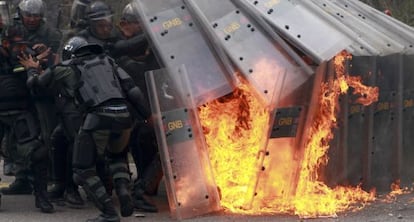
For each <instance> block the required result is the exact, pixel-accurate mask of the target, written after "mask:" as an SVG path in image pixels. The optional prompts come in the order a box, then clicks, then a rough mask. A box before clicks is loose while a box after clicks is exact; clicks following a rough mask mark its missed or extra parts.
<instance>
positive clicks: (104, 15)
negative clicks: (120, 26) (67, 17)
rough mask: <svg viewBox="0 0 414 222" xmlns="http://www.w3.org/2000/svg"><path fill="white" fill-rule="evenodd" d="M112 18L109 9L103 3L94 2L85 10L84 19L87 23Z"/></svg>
mask: <svg viewBox="0 0 414 222" xmlns="http://www.w3.org/2000/svg"><path fill="white" fill-rule="evenodd" d="M112 16H113V13H112V10H111V8H110V7H109V6H108V5H107V4H106V3H104V2H101V1H96V2H93V3H92V4H90V5H89V6H88V8H87V9H86V17H87V19H88V20H89V21H94V20H101V19H108V18H111V17H112Z"/></svg>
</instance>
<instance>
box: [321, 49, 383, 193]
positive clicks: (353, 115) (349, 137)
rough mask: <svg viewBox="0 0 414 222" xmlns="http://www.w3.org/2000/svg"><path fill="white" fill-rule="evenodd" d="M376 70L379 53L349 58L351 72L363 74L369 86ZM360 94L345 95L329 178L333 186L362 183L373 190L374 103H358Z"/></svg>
mask: <svg viewBox="0 0 414 222" xmlns="http://www.w3.org/2000/svg"><path fill="white" fill-rule="evenodd" d="M374 73H376V57H375V56H354V57H352V59H351V60H348V61H347V75H349V76H360V77H361V83H362V84H364V85H366V86H373V85H374V84H375V75H374ZM358 97H359V96H355V95H354V94H353V92H352V91H348V93H347V94H345V95H343V96H342V97H341V108H340V113H339V116H338V122H339V123H338V125H339V126H338V130H337V134H336V135H335V140H336V141H337V143H336V144H335V145H336V146H331V148H330V150H329V151H330V154H329V162H328V169H329V170H328V172H327V174H328V175H329V176H328V178H327V181H328V184H331V185H352V186H357V185H360V184H361V183H362V186H363V188H365V189H366V190H369V188H370V187H368V186H367V181H368V179H369V178H370V172H369V169H370V164H371V158H369V156H370V153H371V151H372V149H373V143H372V140H371V138H372V137H373V112H374V106H373V105H371V106H364V105H362V104H360V103H357V99H358Z"/></svg>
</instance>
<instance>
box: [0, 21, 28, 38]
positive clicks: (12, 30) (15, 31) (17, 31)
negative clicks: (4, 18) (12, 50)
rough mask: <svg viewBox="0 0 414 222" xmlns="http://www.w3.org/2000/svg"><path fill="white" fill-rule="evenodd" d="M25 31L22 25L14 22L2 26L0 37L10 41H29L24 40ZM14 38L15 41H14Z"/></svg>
mask: <svg viewBox="0 0 414 222" xmlns="http://www.w3.org/2000/svg"><path fill="white" fill-rule="evenodd" d="M25 37H26V32H25V30H24V28H23V26H21V25H18V24H14V25H10V26H7V27H5V28H4V30H3V32H2V33H1V38H2V39H4V40H8V41H9V42H10V43H29V42H27V41H25V40H24V39H25ZM16 39H18V40H17V42H16Z"/></svg>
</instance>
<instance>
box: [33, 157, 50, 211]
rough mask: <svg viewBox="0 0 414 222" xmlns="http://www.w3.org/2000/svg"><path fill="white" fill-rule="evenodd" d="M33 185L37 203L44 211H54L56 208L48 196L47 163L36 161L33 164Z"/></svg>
mask: <svg viewBox="0 0 414 222" xmlns="http://www.w3.org/2000/svg"><path fill="white" fill-rule="evenodd" d="M33 176H34V181H33V183H34V184H33V187H34V195H35V205H36V207H37V208H40V210H41V211H42V212H43V213H53V212H54V211H55V208H54V207H53V205H52V203H51V202H50V201H49V199H48V197H47V164H45V163H36V164H34V165H33Z"/></svg>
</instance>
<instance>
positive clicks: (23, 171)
mask: <svg viewBox="0 0 414 222" xmlns="http://www.w3.org/2000/svg"><path fill="white" fill-rule="evenodd" d="M11 122H14V120H11ZM13 132H14V129H13V123H11V125H10V126H9V127H8V128H7V133H6V138H4V139H5V140H3V142H4V144H2V145H4V146H5V147H4V149H5V151H4V152H5V153H7V154H8V158H7V159H8V160H9V161H11V162H12V165H13V168H14V174H15V180H14V181H13V182H12V183H11V184H10V185H9V186H8V187H4V188H1V189H0V191H1V192H2V193H3V194H4V195H27V194H32V193H33V187H32V181H31V179H32V177H31V175H30V171H29V170H28V169H27V168H25V167H24V166H23V165H22V164H20V163H21V162H23V160H19V155H18V153H17V147H16V144H17V142H16V139H15V136H14V133H13Z"/></svg>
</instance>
